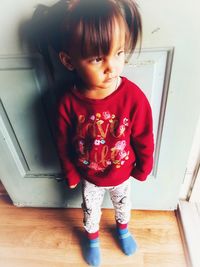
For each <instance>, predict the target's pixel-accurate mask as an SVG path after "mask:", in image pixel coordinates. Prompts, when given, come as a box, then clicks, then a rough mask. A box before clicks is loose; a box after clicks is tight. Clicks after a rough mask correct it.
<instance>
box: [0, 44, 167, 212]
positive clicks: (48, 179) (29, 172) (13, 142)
mask: <svg viewBox="0 0 200 267" xmlns="http://www.w3.org/2000/svg"><path fill="white" fill-rule="evenodd" d="M171 55H172V51H171V50H170V49H168V50H167V49H163V50H162V49H159V50H155V51H154V50H146V51H142V52H141V54H140V56H139V57H138V55H137V54H135V55H134V56H133V57H132V58H131V59H130V60H129V62H128V63H127V64H126V66H125V70H124V75H126V76H127V77H128V78H129V79H130V80H132V81H134V82H136V83H137V84H138V85H139V86H140V87H141V88H142V89H143V90H144V93H145V94H146V95H147V97H148V99H149V101H150V103H151V106H152V110H153V117H154V136H155V142H156V144H155V147H156V150H155V159H156V160H155V165H154V169H153V172H152V175H151V176H150V177H149V181H152V180H154V179H155V178H156V172H157V161H158V159H159V147H160V140H161V133H162V126H163V123H162V121H163V119H164V113H163V110H164V106H165V103H166V98H164V96H165V97H166V96H167V87H166V86H165V84H164V81H166V80H167V77H166V68H168V66H169V65H171V58H172V57H171ZM0 62H1V71H0V83H1V89H0V93H1V105H0V108H1V109H0V115H1V134H2V138H3V140H4V145H5V143H6V145H7V149H8V150H9V156H8V158H5V161H9V162H10V161H13V166H14V167H13V170H14V169H15V170H16V169H17V172H16V173H15V175H14V177H15V179H16V180H17V181H18V182H19V184H20V187H16V185H14V184H12V182H11V181H13V177H10V175H8V173H7V170H6V169H5V170H4V175H3V174H2V181H3V182H4V181H5V186H6V184H7V183H8V180H10V183H9V185H8V186H7V187H6V189H7V190H8V192H9V193H10V192H12V193H13V192H14V196H13V201H14V203H15V204H16V205H20V206H49V207H52V206H55V205H58V207H61V206H70V207H79V206H80V202H81V194H80V186H79V188H77V190H75V191H69V190H66V189H64V188H65V184H64V182H63V181H62V180H61V182H60V183H59V185H58V183H57V182H56V180H59V179H62V178H63V175H62V171H61V168H60V164H59V159H58V155H57V151H56V147H55V139H54V134H53V131H52V130H53V129H52V128H54V129H55V124H54V117H53V114H55V105H54V103H55V101H56V96H55V95H53V94H52V91H51V90H50V88H51V86H50V85H49V84H48V82H47V79H46V77H45V71H44V68H42V66H43V65H42V61H41V59H40V58H39V57H35V58H32V57H28V56H27V57H8V58H6V57H5V58H1V59H0ZM34 62H35V63H34ZM11 77H12V78H11ZM143 77H145V79H144V78H143ZM49 96H51V97H49ZM51 100H52V101H51ZM46 107H48V109H47V108H46ZM161 107H162V109H161ZM49 111H50V112H49ZM5 149H6V148H5ZM27 178H28V179H27ZM16 180H15V181H16ZM132 183H133V190H134V191H135V188H137V186H138V185H137V184H136V185H134V181H132ZM150 183H156V182H155V181H154V182H150ZM55 184H56V186H55ZM29 190H31V192H30V191H29ZM27 192H28V194H27ZM50 192H51V194H50ZM11 195H12V194H11ZM47 195H48V197H47ZM62 195H63V199H62V197H61V196H62ZM55 203H57V204H55ZM133 203H134V204H133V207H137V208H142V207H143V204H142V203H143V200H142V198H139V199H137V196H136V195H133ZM149 204H150V203H149ZM150 205H151V204H150ZM103 206H104V207H111V206H112V205H111V203H110V200H109V199H108V196H106V197H105V201H104V204H103ZM151 208H153V206H152V207H151ZM154 208H155V207H154Z"/></svg>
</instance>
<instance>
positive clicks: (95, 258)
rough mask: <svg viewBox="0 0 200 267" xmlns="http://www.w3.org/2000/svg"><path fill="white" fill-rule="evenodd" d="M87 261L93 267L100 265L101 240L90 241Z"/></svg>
mask: <svg viewBox="0 0 200 267" xmlns="http://www.w3.org/2000/svg"><path fill="white" fill-rule="evenodd" d="M85 259H86V261H87V263H88V264H89V265H91V266H99V265H100V249H99V238H96V239H91V240H90V239H89V240H88V245H87V248H86V255H85Z"/></svg>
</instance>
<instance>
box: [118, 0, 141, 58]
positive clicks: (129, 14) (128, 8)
mask: <svg viewBox="0 0 200 267" xmlns="http://www.w3.org/2000/svg"><path fill="white" fill-rule="evenodd" d="M118 3H119V6H120V8H121V11H122V14H123V17H124V19H125V21H126V23H127V26H128V30H129V33H130V35H129V36H128V37H129V38H128V39H129V42H128V43H129V44H128V50H129V53H130V55H131V54H132V53H133V52H134V50H135V47H136V45H137V42H138V41H140V46H139V50H141V43H142V19H141V15H140V12H139V10H138V5H137V3H136V2H135V1H134V0H118Z"/></svg>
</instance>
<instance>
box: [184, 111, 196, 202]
mask: <svg viewBox="0 0 200 267" xmlns="http://www.w3.org/2000/svg"><path fill="white" fill-rule="evenodd" d="M199 136H200V116H199V120H198V123H197V126H196V130H195V132H194V138H193V142H192V147H191V150H190V153H189V157H188V162H187V167H186V171H185V177H184V182H183V184H182V187H181V190H180V194H179V198H180V199H184V200H189V199H190V196H191V194H192V191H193V186H194V184H195V183H196V182H195V180H196V178H197V172H198V169H199V165H200V138H199ZM198 179H199V180H200V178H198ZM198 183H200V181H199V182H197V184H198ZM197 184H196V186H197ZM199 186H200V185H199ZM193 201H194V200H193ZM198 201H199V202H200V196H199V197H198Z"/></svg>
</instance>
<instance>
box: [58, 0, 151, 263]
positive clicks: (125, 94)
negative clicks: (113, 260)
mask: <svg viewBox="0 0 200 267" xmlns="http://www.w3.org/2000/svg"><path fill="white" fill-rule="evenodd" d="M63 12H64V14H65V15H64V16H63V20H62V23H61V24H60V28H59V29H60V33H59V36H60V39H57V42H59V41H60V47H61V49H60V52H59V58H60V61H61V62H62V64H63V65H64V66H65V67H66V69H67V70H68V71H71V72H73V73H74V75H75V77H76V79H75V82H74V84H73V86H72V87H71V88H70V89H68V90H66V94H65V95H64V96H63V97H62V99H61V101H60V103H59V108H58V136H57V137H58V138H57V142H58V149H59V155H60V159H61V162H62V166H63V169H64V172H65V176H66V180H67V182H68V185H69V187H70V188H75V187H76V186H77V184H79V182H80V181H81V183H82V195H83V204H82V208H83V213H84V228H85V230H86V233H87V238H88V245H87V254H86V261H87V262H88V264H90V265H93V266H98V265H99V264H100V248H99V222H100V217H101V204H102V201H103V197H104V193H105V191H106V190H107V191H109V194H110V197H111V200H112V203H113V206H114V209H115V220H116V229H117V231H116V234H117V236H118V238H119V243H120V245H121V248H122V250H123V252H124V253H125V254H126V255H131V254H132V253H134V252H135V250H136V247H137V245H136V242H135V240H134V238H133V237H132V235H131V233H130V232H129V231H128V222H129V220H130V209H131V203H130V182H131V177H134V178H135V179H138V180H140V181H144V180H145V179H146V178H147V176H148V174H149V173H150V172H151V170H152V164H153V149H154V142H153V132H152V113H151V108H150V105H149V102H148V100H147V98H146V97H145V95H144V93H143V92H142V91H141V90H140V89H139V88H138V87H137V86H136V85H135V84H134V83H133V82H131V81H129V80H128V79H127V78H125V77H122V76H121V73H122V71H123V68H124V62H125V57H126V56H130V55H131V54H132V53H133V51H134V49H135V46H136V44H137V41H138V39H139V38H140V37H141V34H142V25H141V17H140V14H139V11H138V8H137V5H136V3H135V2H134V1H133V0H71V1H66V9H65V10H64V11H63Z"/></svg>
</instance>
